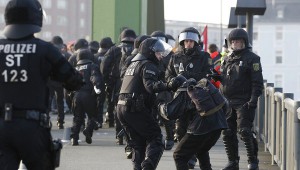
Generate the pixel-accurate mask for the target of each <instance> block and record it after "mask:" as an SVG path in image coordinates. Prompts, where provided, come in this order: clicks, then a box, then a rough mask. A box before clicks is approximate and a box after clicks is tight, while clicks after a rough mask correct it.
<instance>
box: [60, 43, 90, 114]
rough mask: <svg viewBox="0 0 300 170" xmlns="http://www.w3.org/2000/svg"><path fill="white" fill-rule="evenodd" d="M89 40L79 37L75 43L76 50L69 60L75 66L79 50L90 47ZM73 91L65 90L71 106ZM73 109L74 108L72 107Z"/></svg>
mask: <svg viewBox="0 0 300 170" xmlns="http://www.w3.org/2000/svg"><path fill="white" fill-rule="evenodd" d="M88 45H89V44H88V42H87V40H85V39H78V40H77V41H76V42H75V44H74V50H75V52H74V53H73V54H72V55H71V56H70V57H69V59H68V62H69V63H70V64H71V65H72V66H73V67H75V66H76V64H77V60H76V56H77V54H78V52H79V51H80V50H81V49H87V48H88ZM72 94H73V93H72V92H70V91H68V90H65V99H66V103H67V105H68V107H69V108H72V98H73V96H72ZM71 110H72V109H71Z"/></svg>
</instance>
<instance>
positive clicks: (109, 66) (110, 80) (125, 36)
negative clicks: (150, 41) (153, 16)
mask: <svg viewBox="0 0 300 170" xmlns="http://www.w3.org/2000/svg"><path fill="white" fill-rule="evenodd" d="M135 38H136V34H135V32H134V31H133V30H132V29H125V30H123V31H122V32H121V34H120V41H121V43H120V44H119V45H118V46H113V47H111V48H110V49H109V50H108V51H107V52H106V54H105V57H104V59H103V60H102V62H101V66H100V69H101V72H102V74H103V79H104V83H105V88H106V89H105V91H106V95H107V102H108V103H107V113H106V120H105V122H106V123H108V125H109V127H114V124H115V123H116V138H117V144H119V145H123V137H117V134H118V133H119V132H120V131H121V129H122V127H121V125H120V122H119V121H118V120H116V121H115V120H114V119H117V116H116V115H115V112H114V110H115V106H116V102H117V97H118V93H119V90H120V86H121V77H120V71H121V68H122V66H123V64H124V62H125V60H126V58H127V57H128V56H130V54H131V52H132V50H133V48H134V47H133V43H134V39H135Z"/></svg>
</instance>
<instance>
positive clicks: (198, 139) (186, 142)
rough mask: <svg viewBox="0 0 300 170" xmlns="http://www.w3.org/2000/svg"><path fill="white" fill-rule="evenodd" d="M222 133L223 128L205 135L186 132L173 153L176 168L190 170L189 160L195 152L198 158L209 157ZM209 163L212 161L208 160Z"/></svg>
mask: <svg viewBox="0 0 300 170" xmlns="http://www.w3.org/2000/svg"><path fill="white" fill-rule="evenodd" d="M220 135H221V130H215V131H212V132H209V133H207V134H204V135H192V134H189V133H186V134H185V135H184V137H183V138H182V139H181V140H180V142H179V144H178V145H177V148H176V149H175V151H174V154H173V157H174V160H175V164H176V169H177V170H188V169H189V168H188V161H189V160H190V159H191V158H192V157H193V155H195V154H196V157H197V159H198V160H200V159H202V158H203V157H207V153H208V151H209V150H210V149H211V148H212V147H213V146H214V145H215V144H216V142H217V141H218V139H219V137H220ZM208 160H209V159H208ZM202 163H203V164H204V163H206V162H203V161H202ZM207 164H210V162H207ZM201 166H205V165H201ZM206 166H210V165H206Z"/></svg>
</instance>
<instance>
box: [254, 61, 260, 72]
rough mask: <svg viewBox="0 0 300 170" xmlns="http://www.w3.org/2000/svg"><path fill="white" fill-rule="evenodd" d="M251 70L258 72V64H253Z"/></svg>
mask: <svg viewBox="0 0 300 170" xmlns="http://www.w3.org/2000/svg"><path fill="white" fill-rule="evenodd" d="M253 70H254V71H259V63H253Z"/></svg>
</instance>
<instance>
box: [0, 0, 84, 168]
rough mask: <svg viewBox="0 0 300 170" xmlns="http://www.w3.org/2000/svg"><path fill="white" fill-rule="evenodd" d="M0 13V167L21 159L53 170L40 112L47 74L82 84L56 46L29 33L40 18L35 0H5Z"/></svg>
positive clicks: (45, 103)
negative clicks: (0, 17) (0, 29)
mask: <svg viewBox="0 0 300 170" xmlns="http://www.w3.org/2000/svg"><path fill="white" fill-rule="evenodd" d="M24 13H26V14H27V15H24ZM4 17H5V21H6V26H5V28H4V35H5V37H6V38H3V39H0V72H1V78H0V93H1V95H0V150H1V156H0V167H1V169H2V170H12V169H18V167H19V164H20V161H21V160H22V162H23V163H24V164H25V166H26V167H27V168H28V169H31V170H41V169H44V170H53V169H55V166H56V165H55V160H54V159H55V156H54V155H55V154H56V151H54V149H57V148H55V147H54V145H53V143H52V137H51V132H50V128H51V127H50V121H49V116H48V115H47V114H45V113H46V111H47V109H48V89H47V80H48V78H49V77H51V78H52V79H54V80H56V81H60V82H63V86H64V87H65V88H67V89H69V90H77V89H79V88H80V87H81V85H82V84H83V81H82V77H81V76H80V74H79V73H78V72H76V71H75V70H74V68H73V67H72V66H71V65H70V64H69V63H68V62H67V61H66V59H65V58H64V57H63V56H62V55H61V53H60V51H59V50H58V49H57V48H55V47H54V46H53V45H52V44H51V43H49V42H46V41H43V40H41V39H38V38H35V37H34V35H33V34H34V33H36V32H39V31H40V30H41V27H42V18H43V14H42V7H41V5H40V3H39V2H38V1H37V0H11V1H9V2H8V4H7V6H6V8H5V16H4ZM58 159H59V158H58Z"/></svg>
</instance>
